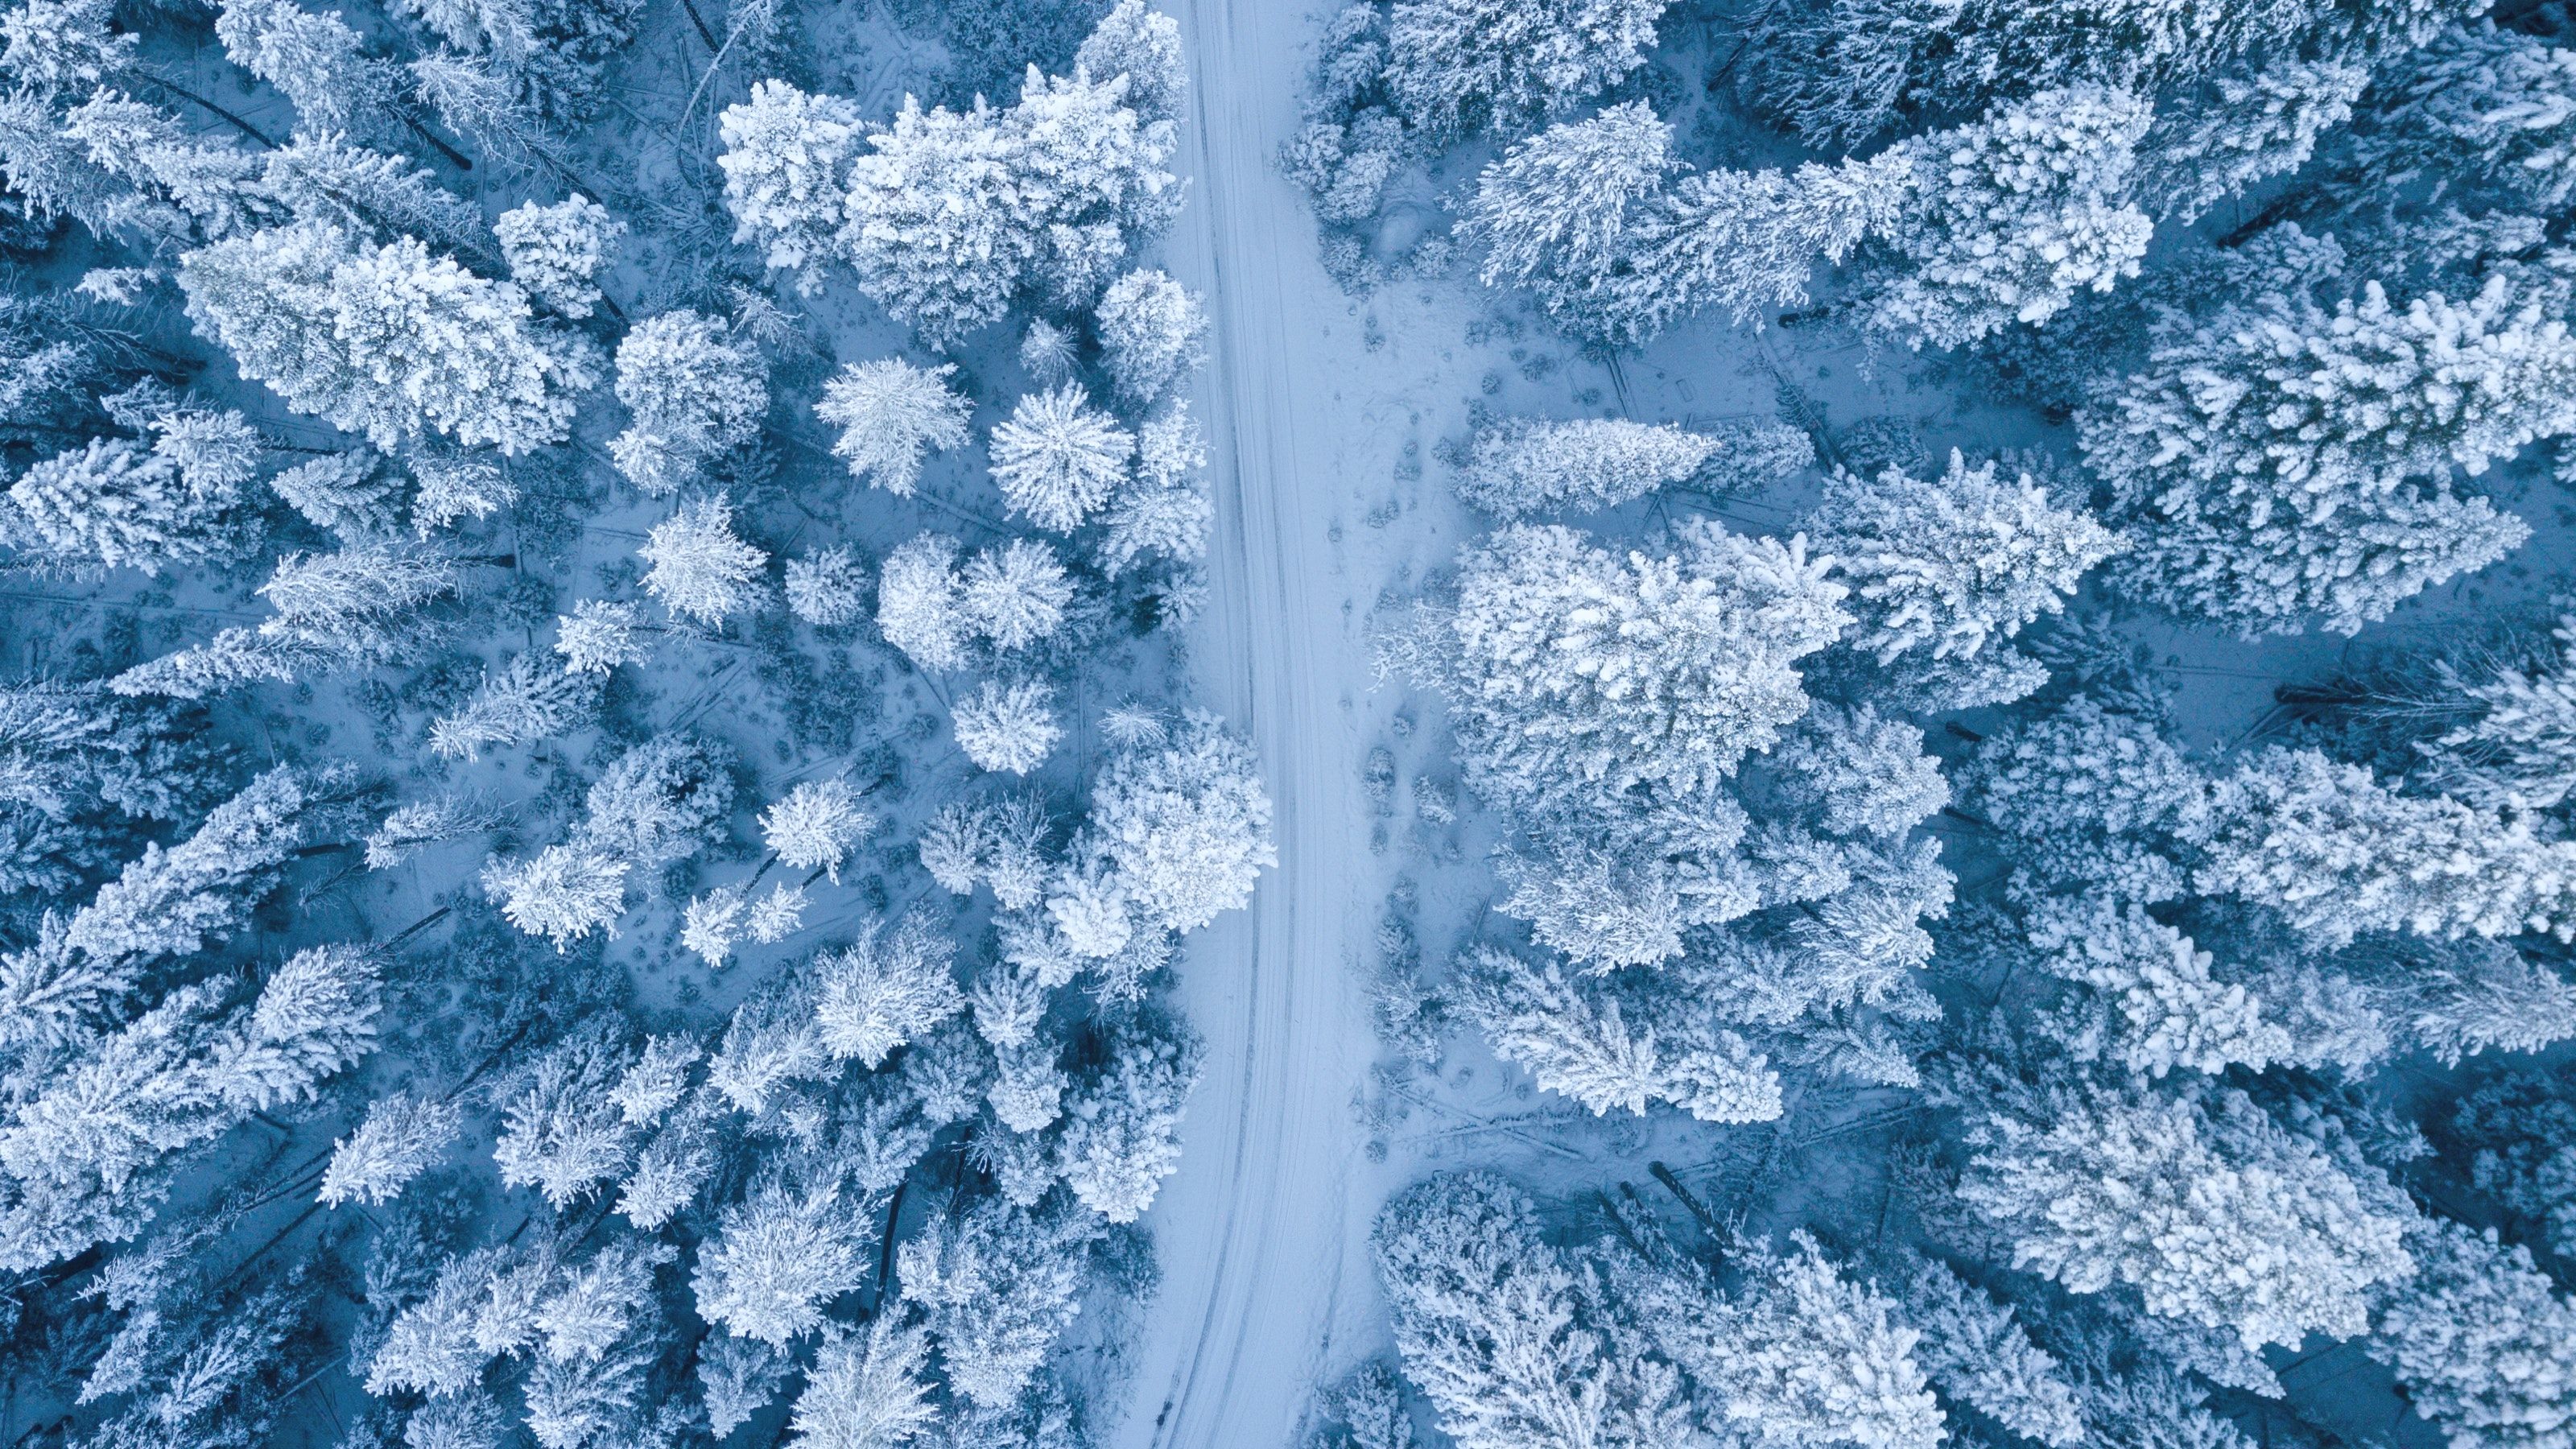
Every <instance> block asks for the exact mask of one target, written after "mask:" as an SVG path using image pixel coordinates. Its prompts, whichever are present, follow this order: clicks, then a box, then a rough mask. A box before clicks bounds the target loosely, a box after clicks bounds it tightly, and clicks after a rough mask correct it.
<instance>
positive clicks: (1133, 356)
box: [1092, 270, 1207, 408]
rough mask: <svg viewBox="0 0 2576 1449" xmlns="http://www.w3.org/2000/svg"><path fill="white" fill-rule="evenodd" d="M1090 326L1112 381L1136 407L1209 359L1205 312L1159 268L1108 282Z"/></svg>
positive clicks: (1150, 401)
mask: <svg viewBox="0 0 2576 1449" xmlns="http://www.w3.org/2000/svg"><path fill="white" fill-rule="evenodd" d="M1092 325H1093V327H1094V328H1095V329H1096V330H1097V331H1098V332H1099V334H1100V350H1101V354H1102V361H1103V362H1104V364H1105V365H1106V366H1107V367H1108V369H1109V380H1110V383H1111V384H1112V385H1113V386H1114V387H1116V388H1117V390H1118V395H1119V397H1121V398H1122V399H1124V400H1125V401H1127V402H1128V403H1130V404H1132V405H1134V406H1136V407H1140V408H1142V407H1149V406H1151V405H1152V404H1153V403H1154V402H1156V401H1157V400H1159V399H1160V398H1161V397H1162V396H1163V394H1164V393H1165V392H1167V391H1169V390H1170V389H1171V388H1172V387H1173V386H1174V385H1175V384H1176V383H1178V382H1179V381H1180V379H1181V378H1182V377H1183V376H1184V375H1186V374H1187V373H1189V372H1190V371H1191V370H1192V369H1194V368H1196V367H1198V366H1199V365H1200V364H1202V363H1204V362H1205V361H1206V360H1207V312H1206V310H1205V309H1204V308H1202V307H1201V306H1200V305H1199V299H1198V298H1196V297H1194V296H1192V295H1190V293H1189V291H1188V290H1187V289H1186V288H1184V287H1182V285H1181V284H1180V283H1178V282H1175V281H1173V280H1172V279H1171V278H1170V277H1168V276H1165V275H1164V274H1163V273H1161V272H1157V271H1145V270H1138V271H1133V272H1129V273H1127V274H1126V275H1125V276H1123V277H1120V278H1119V279H1118V280H1117V281H1114V282H1112V283H1110V284H1109V290H1108V291H1106V292H1103V293H1102V294H1101V297H1100V305H1099V306H1098V307H1097V308H1095V309H1094V310H1093V312H1092Z"/></svg>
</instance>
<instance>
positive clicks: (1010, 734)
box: [950, 679, 1064, 775]
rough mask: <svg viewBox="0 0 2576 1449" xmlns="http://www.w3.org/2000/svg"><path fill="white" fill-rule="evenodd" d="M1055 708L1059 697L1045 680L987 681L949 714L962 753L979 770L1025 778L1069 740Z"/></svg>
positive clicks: (962, 699)
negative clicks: (1058, 722)
mask: <svg viewBox="0 0 2576 1449" xmlns="http://www.w3.org/2000/svg"><path fill="white" fill-rule="evenodd" d="M1054 705H1055V691H1054V690H1053V689H1052V688H1049V687H1048V686H1047V685H1046V684H1045V683H1044V682H1043V681H1041V680H1035V679H1016V680H1012V681H1010V682H1009V683H1004V682H1003V681H1001V680H998V679H988V680H985V681H984V682H983V683H982V684H981V685H979V686H977V688H976V690H975V692H974V693H972V694H969V695H965V696H962V697H961V698H959V699H958V701H957V703H956V706H955V708H953V709H952V710H951V711H950V719H951V722H952V723H953V724H954V725H955V727H956V732H957V748H959V749H960V750H963V751H965V754H966V758H967V760H968V761H970V762H972V763H973V764H974V766H975V768H977V769H979V770H999V771H1004V772H1007V773H1009V774H1013V775H1025V774H1027V773H1028V772H1029V771H1031V770H1034V769H1036V768H1037V767H1038V766H1040V765H1043V764H1045V763H1046V759H1047V756H1049V755H1051V754H1053V753H1055V747H1056V745H1057V743H1058V742H1060V741H1061V740H1063V738H1064V726H1062V725H1059V724H1057V723H1056V722H1055V709H1054Z"/></svg>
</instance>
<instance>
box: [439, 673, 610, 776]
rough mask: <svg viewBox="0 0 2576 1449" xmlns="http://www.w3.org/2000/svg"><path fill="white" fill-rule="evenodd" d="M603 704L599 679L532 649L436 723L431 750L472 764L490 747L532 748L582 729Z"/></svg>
mask: <svg viewBox="0 0 2576 1449" xmlns="http://www.w3.org/2000/svg"><path fill="white" fill-rule="evenodd" d="M598 704H599V676H598V675H596V674H592V673H587V672H584V671H580V670H571V669H558V668H555V667H553V666H552V664H551V663H549V662H547V661H545V660H544V659H543V658H542V657H541V656H540V655H539V654H538V653H537V652H536V651H535V650H529V651H527V652H525V653H522V654H517V655H514V656H512V657H511V659H510V662H509V663H507V664H504V665H502V666H501V667H500V668H499V669H498V670H487V671H485V672H484V675H483V684H482V687H480V688H479V689H477V690H475V692H474V697H473V698H472V699H469V700H467V701H466V702H465V705H464V707H463V708H461V709H459V710H457V711H456V712H455V713H453V714H447V715H441V716H440V717H439V718H437V719H435V720H432V721H431V722H430V726H429V748H430V752H431V753H433V754H435V755H437V756H439V757H440V758H441V759H448V760H458V759H461V760H469V761H470V760H474V759H478V758H480V756H481V752H482V750H483V749H484V747H486V746H489V745H524V744H531V743H533V742H535V741H538V740H542V739H547V738H549V737H551V736H554V735H559V734H563V733H565V732H566V731H569V730H573V729H576V728H579V727H580V726H581V725H583V724H584V723H586V722H588V720H589V718H590V715H591V713H592V711H594V710H595V709H596V708H597V707H598Z"/></svg>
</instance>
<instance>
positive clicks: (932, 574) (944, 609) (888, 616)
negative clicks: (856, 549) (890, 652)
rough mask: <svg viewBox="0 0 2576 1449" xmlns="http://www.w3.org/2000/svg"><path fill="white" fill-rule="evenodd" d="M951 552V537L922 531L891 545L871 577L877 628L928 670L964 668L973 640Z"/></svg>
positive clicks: (955, 548) (953, 549) (953, 542)
mask: <svg viewBox="0 0 2576 1449" xmlns="http://www.w3.org/2000/svg"><path fill="white" fill-rule="evenodd" d="M957 555H958V544H957V540H955V539H953V538H950V537H949V536H947V535H946V534H941V533H925V534H922V535H920V536H918V537H916V538H913V539H911V540H909V541H907V542H905V543H902V544H899V545H897V546H896V548H895V550H894V552H892V553H889V554H887V555H886V560H885V568H884V569H883V571H881V572H880V573H879V574H878V576H877V632H879V633H881V634H883V635H884V636H885V641H886V642H887V643H889V644H891V645H893V646H894V647H896V648H897V649H900V650H902V651H903V652H904V655H905V657H907V658H909V659H910V660H912V662H913V663H914V664H916V665H918V666H920V667H921V668H923V669H927V670H930V671H932V672H934V673H946V672H947V671H949V670H952V669H957V668H960V667H962V666H964V665H965V663H966V662H967V659H968V657H969V656H968V652H967V651H968V649H969V647H970V646H971V645H972V644H973V642H974V634H975V625H974V620H973V619H972V617H971V616H969V615H968V614H967V612H966V609H965V605H964V601H963V599H962V598H961V596H960V594H961V590H962V588H963V586H964V585H963V581H962V580H961V579H960V578H959V577H958V574H957Z"/></svg>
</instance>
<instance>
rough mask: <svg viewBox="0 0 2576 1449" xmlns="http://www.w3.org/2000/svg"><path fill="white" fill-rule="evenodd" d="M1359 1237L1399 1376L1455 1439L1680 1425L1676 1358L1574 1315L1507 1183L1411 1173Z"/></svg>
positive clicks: (1655, 1433)
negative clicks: (1410, 1180) (1609, 1336)
mask: <svg viewBox="0 0 2576 1449" xmlns="http://www.w3.org/2000/svg"><path fill="white" fill-rule="evenodd" d="M1370 1242H1371V1244H1372V1245H1373V1247H1374V1248H1375V1250H1376V1256H1377V1268H1378V1281H1379V1282H1380V1283H1381V1284H1382V1285H1383V1286H1384V1288H1385V1291H1386V1295H1387V1299H1388V1302H1389V1306H1390V1307H1391V1308H1392V1310H1393V1316H1394V1320H1395V1324H1394V1326H1395V1347H1396V1352H1397V1354H1398V1355H1399V1356H1401V1358H1402V1359H1403V1362H1404V1372H1405V1376H1406V1377H1407V1378H1409V1379H1411V1380H1412V1381H1413V1384H1414V1387H1416V1388H1417V1389H1419V1390H1421V1392H1422V1395H1423V1397H1424V1398H1426V1399H1428V1400H1430V1402H1431V1407H1432V1410H1433V1412H1434V1414H1435V1415H1436V1416H1437V1419H1438V1423H1439V1425H1440V1428H1441V1431H1442V1432H1443V1433H1446V1434H1447V1435H1448V1436H1449V1437H1450V1438H1452V1439H1454V1440H1456V1441H1457V1442H1458V1444H1459V1446H1460V1449H1539V1446H1540V1445H1550V1444H1629V1443H1634V1444H1655V1443H1667V1442H1672V1441H1673V1440H1674V1439H1676V1438H1678V1437H1679V1435H1680V1434H1681V1433H1683V1432H1686V1426H1687V1408H1686V1406H1684V1405H1682V1404H1680V1403H1678V1402H1676V1401H1677V1400H1678V1399H1679V1397H1680V1385H1679V1383H1678V1377H1679V1376H1678V1375H1677V1374H1676V1373H1675V1372H1674V1370H1673V1367H1672V1366H1671V1365H1670V1364H1668V1363H1665V1362H1663V1361H1661V1360H1659V1359H1655V1358H1650V1357H1644V1356H1639V1355H1632V1354H1629V1353H1623V1352H1621V1351H1620V1349H1619V1347H1618V1346H1616V1345H1614V1344H1613V1343H1610V1342H1606V1341H1605V1334H1604V1333H1603V1332H1602V1331H1601V1328H1600V1327H1597V1326H1595V1325H1594V1324H1591V1323H1589V1322H1586V1321H1585V1319H1584V1317H1583V1315H1582V1314H1581V1313H1580V1311H1579V1310H1580V1304H1581V1297H1580V1293H1579V1285H1578V1280H1577V1278H1576V1275H1575V1274H1574V1272H1573V1271H1572V1270H1571V1269H1570V1268H1569V1267H1568V1266H1567V1265H1566V1262H1565V1260H1564V1256H1563V1255H1562V1254H1560V1253H1559V1252H1558V1251H1557V1250H1556V1249H1555V1248H1554V1247H1553V1246H1551V1245H1550V1244H1549V1243H1548V1241H1547V1240H1546V1238H1545V1237H1544V1236H1543V1235H1542V1234H1541V1231H1540V1227H1539V1220H1538V1210H1537V1207H1536V1205H1535V1204H1533V1203H1532V1202H1531V1201H1530V1200H1529V1198H1528V1197H1527V1196H1525V1195H1523V1194H1522V1193H1521V1191H1520V1190H1519V1189H1518V1188H1515V1187H1513V1186H1512V1185H1511V1184H1510V1183H1507V1182H1505V1181H1503V1180H1502V1179H1501V1178H1498V1177H1494V1176H1490V1175H1488V1174H1484V1173H1460V1174H1456V1175H1453V1176H1448V1177H1438V1178H1433V1179H1432V1180H1430V1181H1429V1182H1424V1183H1420V1184H1417V1185H1416V1186H1414V1187H1412V1188H1409V1189H1407V1190H1406V1191H1404V1192H1402V1193H1400V1194H1398V1195H1397V1196H1396V1198H1395V1199H1394V1200H1393V1201H1392V1202H1389V1203H1388V1204H1387V1205H1386V1207H1385V1208H1384V1209H1383V1210H1382V1211H1380V1212H1379V1214H1378V1219H1377V1226H1376V1229H1375V1231H1374V1232H1373V1233H1372V1234H1371V1236H1370ZM1676 1421H1680V1422H1676Z"/></svg>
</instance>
